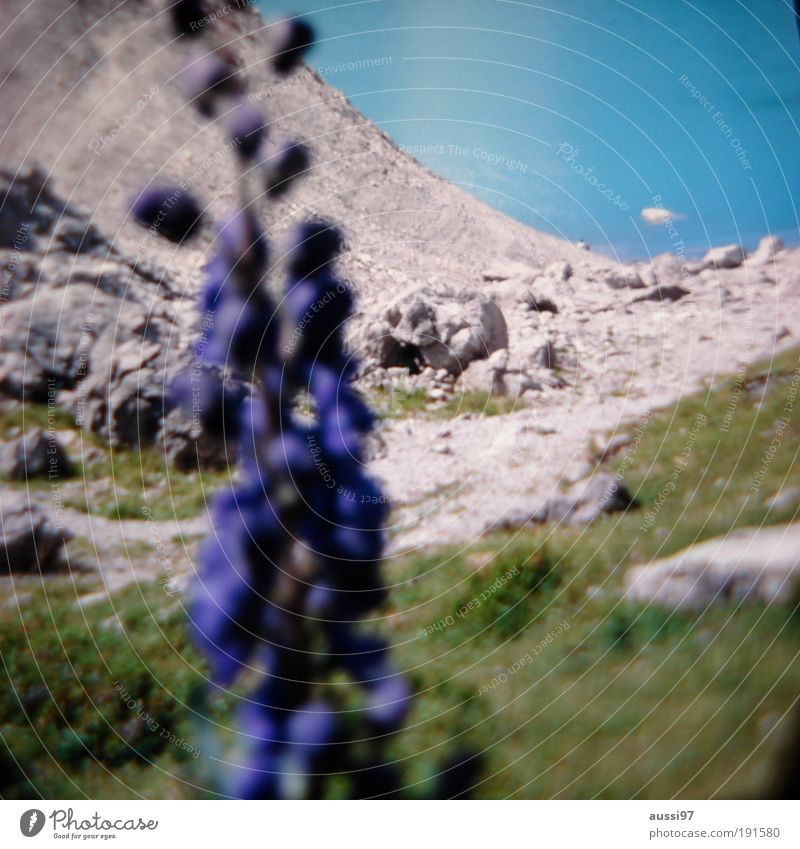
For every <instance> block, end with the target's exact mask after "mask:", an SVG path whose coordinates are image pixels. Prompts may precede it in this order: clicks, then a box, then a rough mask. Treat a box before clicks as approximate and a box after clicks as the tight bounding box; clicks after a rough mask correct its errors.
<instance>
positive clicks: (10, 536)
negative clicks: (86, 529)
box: [0, 495, 71, 574]
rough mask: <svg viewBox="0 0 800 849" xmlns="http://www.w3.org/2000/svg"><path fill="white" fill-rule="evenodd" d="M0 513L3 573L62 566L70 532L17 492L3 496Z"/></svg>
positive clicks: (35, 570)
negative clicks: (10, 495) (21, 497)
mask: <svg viewBox="0 0 800 849" xmlns="http://www.w3.org/2000/svg"><path fill="white" fill-rule="evenodd" d="M0 516H2V523H0V572H4V571H9V572H11V573H12V574H24V573H26V572H38V571H40V570H41V571H42V572H50V571H53V570H55V569H57V568H59V567H60V566H61V555H62V552H63V547H64V543H65V542H66V541H67V540H68V539H70V538H71V534H70V533H69V531H67V530H66V529H65V528H60V527H58V526H57V524H56V523H54V522H53V521H52V520H51V519H50V517H49V515H48V514H47V512H46V511H45V510H44V509H42V508H41V507H39V506H37V505H35V504H26V503H25V502H24V501H23V499H20V498H19V497H18V496H16V495H15V496H13V497H9V496H8V495H3V496H2V497H1V498H0Z"/></svg>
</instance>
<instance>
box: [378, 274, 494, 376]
mask: <svg viewBox="0 0 800 849" xmlns="http://www.w3.org/2000/svg"><path fill="white" fill-rule="evenodd" d="M364 333H365V336H366V338H365V340H364V347H366V349H367V354H368V355H369V356H372V357H374V358H375V359H376V360H377V361H378V363H379V365H380V366H381V367H383V368H390V367H393V366H406V367H407V368H413V367H414V365H415V364H416V369H417V370H419V367H420V366H421V365H422V366H425V365H427V366H430V367H431V368H433V369H437V370H439V369H444V370H446V371H447V372H449V373H451V374H455V375H457V374H460V373H461V372H462V371H463V370H464V369H466V368H467V367H468V366H469V364H470V363H471V362H472V361H473V360H480V359H486V358H487V357H488V356H489V355H490V354H491V353H492V352H494V351H497V350H498V349H500V348H506V347H508V330H507V328H506V321H505V318H504V317H503V313H502V311H501V310H500V308H499V307H498V306H497V304H496V303H495V302H494V301H493V300H492V299H491V298H489V297H487V296H486V295H484V294H483V293H481V292H477V291H474V290H463V289H461V290H456V289H450V288H447V287H436V288H435V287H421V288H417V289H413V290H411V291H409V292H406V293H404V294H402V295H400V296H399V297H398V298H397V299H395V301H393V302H392V303H391V304H390V305H389V307H388V308H387V309H386V310H385V311H384V313H383V316H382V317H381V320H380V321H379V322H378V323H377V325H373V324H372V323H368V324H367V326H366V328H365V331H364Z"/></svg>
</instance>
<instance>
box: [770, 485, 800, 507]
mask: <svg viewBox="0 0 800 849" xmlns="http://www.w3.org/2000/svg"><path fill="white" fill-rule="evenodd" d="M799 506H800V486H789V487H786V489H782V490H780V491H779V492H776V493H775V495H773V496H772V497H770V498H769V499H768V501H767V507H768V509H770V510H775V511H776V512H782V511H784V510H791V509H792V508H793V507H794V508H796V507H799Z"/></svg>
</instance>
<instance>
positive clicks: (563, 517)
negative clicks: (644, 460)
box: [484, 472, 636, 532]
mask: <svg viewBox="0 0 800 849" xmlns="http://www.w3.org/2000/svg"><path fill="white" fill-rule="evenodd" d="M635 505H636V502H635V501H634V500H633V498H632V497H631V494H630V492H629V491H628V488H627V487H626V486H625V484H624V483H622V482H621V481H620V480H618V479H617V478H616V477H615V476H614V475H610V474H607V473H605V472H599V473H597V474H594V475H592V476H591V477H588V478H585V479H583V480H579V481H577V482H576V483H574V484H573V485H572V486H571V487H570V488H569V489H568V490H567V492H565V493H562V494H558V495H553V496H551V497H550V498H549V499H548V500H547V501H546V502H545V503H544V504H543V505H542V506H541V507H540V508H539V509H538V510H536V511H535V512H533V513H530V512H527V511H524V510H517V511H512V512H510V513H507V514H506V515H505V516H503V518H502V519H500V520H499V521H496V522H492V523H490V524H489V525H488V526H487V527H486V528H485V529H484V530H485V532H491V531H497V530H508V529H514V528H520V527H525V526H527V525H536V524H545V523H548V522H554V523H556V524H560V525H561V524H566V525H576V526H586V525H589V524H591V523H592V522H593V521H594V520H595V519H597V518H598V517H599V516H601V515H603V514H606V513H616V512H620V511H624V510H628V509H629V508H631V507H634V506H635Z"/></svg>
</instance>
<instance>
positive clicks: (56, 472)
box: [0, 428, 73, 480]
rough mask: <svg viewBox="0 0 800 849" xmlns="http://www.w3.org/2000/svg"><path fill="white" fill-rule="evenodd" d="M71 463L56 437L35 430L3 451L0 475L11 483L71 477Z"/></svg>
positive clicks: (4, 447)
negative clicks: (33, 479) (12, 481)
mask: <svg viewBox="0 0 800 849" xmlns="http://www.w3.org/2000/svg"><path fill="white" fill-rule="evenodd" d="M72 473H73V468H72V463H71V462H70V459H69V456H68V455H67V452H66V450H65V449H64V446H63V445H62V444H61V442H60V441H59V439H58V436H57V435H56V434H55V433H51V434H48V433H45V432H44V431H43V430H42V429H41V428H34V429H33V430H31V431H29V432H28V433H26V434H25V436H21V437H20V438H19V439H14V440H12V441H11V442H9V443H7V444H5V445H3V446H2V447H0V474H2V475H3V476H4V477H6V478H10V479H11V480H30V479H31V478H38V477H49V478H50V479H51V480H53V479H60V478H65V477H69V476H70V475H71V474H72Z"/></svg>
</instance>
